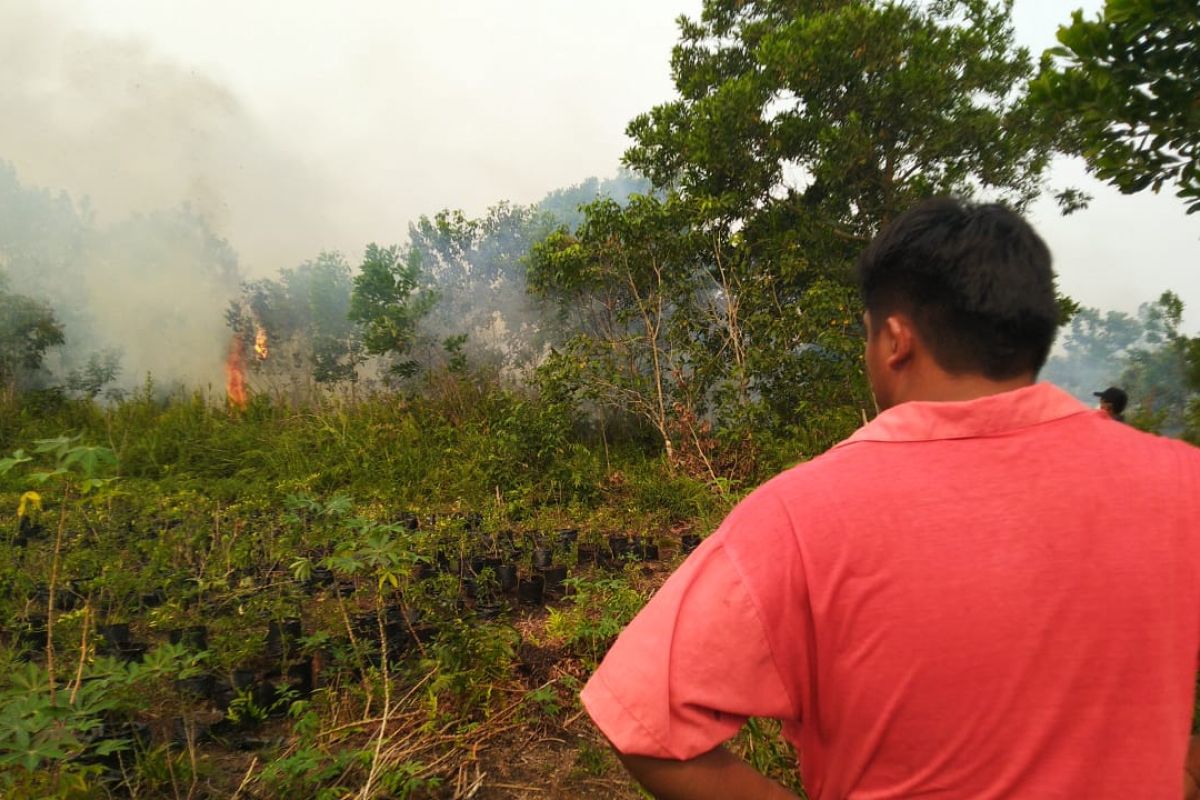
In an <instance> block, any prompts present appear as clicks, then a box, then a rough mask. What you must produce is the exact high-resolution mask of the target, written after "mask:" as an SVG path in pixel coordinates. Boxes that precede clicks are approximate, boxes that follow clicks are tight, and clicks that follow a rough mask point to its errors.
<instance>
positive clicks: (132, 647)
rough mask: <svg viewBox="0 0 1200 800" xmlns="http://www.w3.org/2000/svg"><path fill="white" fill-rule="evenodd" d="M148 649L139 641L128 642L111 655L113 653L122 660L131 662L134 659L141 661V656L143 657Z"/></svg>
mask: <svg viewBox="0 0 1200 800" xmlns="http://www.w3.org/2000/svg"><path fill="white" fill-rule="evenodd" d="M149 649H150V648H148V647H147V646H146V645H144V644H142V643H141V642H130V643H129V644H127V645H125V646H124V647H122V648H120V649H119V650H117V651H116V652H115V653H113V655H115V656H116V657H117V658H119V659H121V660H122V661H124V662H126V663H129V664H131V663H133V662H134V661H141V660H142V658H143V657H145V655H146V652H147V651H148V650H149Z"/></svg>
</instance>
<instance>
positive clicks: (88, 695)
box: [0, 383, 734, 798]
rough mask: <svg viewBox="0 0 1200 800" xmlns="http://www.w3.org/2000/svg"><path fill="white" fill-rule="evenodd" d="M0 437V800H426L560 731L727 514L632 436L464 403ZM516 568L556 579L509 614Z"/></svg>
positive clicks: (256, 410) (534, 409) (53, 421)
mask: <svg viewBox="0 0 1200 800" xmlns="http://www.w3.org/2000/svg"><path fill="white" fill-rule="evenodd" d="M0 432H2V433H3V436H4V439H3V446H2V447H0V619H2V620H4V621H5V622H4V623H3V625H2V627H0V698H8V700H4V701H3V711H2V712H0V796H39V797H121V796H130V795H133V796H144V797H159V796H163V797H171V796H177V797H181V796H191V797H227V796H231V794H233V793H234V792H236V791H238V787H239V785H240V786H241V788H242V795H243V796H246V797H257V798H272V797H288V796H304V797H342V796H346V795H347V794H353V795H355V796H361V797H380V798H384V797H440V796H452V795H453V792H452V791H451V790H450V789H449V788H448V787H449V786H450V785H451V783H453V782H455V781H459V782H460V783H461V782H462V781H465V780H467V777H466V775H465V773H462V772H458V773H456V772H455V770H456V769H458V770H463V769H466V767H465V766H463V765H465V764H468V763H470V762H471V760H472V759H473V758H474V757H475V756H474V754H476V753H478V752H480V751H481V750H486V749H487V748H488V747H493V748H494V747H498V746H500V745H498V744H497V740H498V739H501V738H502V737H504V736H510V737H511V736H517V737H518V741H519V739H520V737H521V736H523V735H522V734H516V733H514V731H520V730H525V729H528V730H531V731H542V732H546V731H549V730H555V729H556V726H561V725H563V724H565V721H567V720H570V719H572V718H574V719H578V713H579V706H578V700H577V693H578V690H579V688H580V687H581V685H582V681H583V680H585V679H586V676H587V673H588V671H590V669H591V667H592V666H593V665H594V664H595V663H596V662H597V661H598V660H599V659H600V658H601V657H602V656H603V653H604V651H605V650H606V649H607V647H608V646H609V644H611V641H612V639H613V638H614V637H615V636H616V634H617V632H618V631H619V630H620V628H621V627H622V626H623V625H624V624H625V623H626V622H627V621H628V620H629V619H630V618H631V617H632V616H633V614H635V613H636V611H637V610H638V609H639V608H640V607H641V605H642V604H643V603H644V602H645V599H646V598H647V597H648V596H649V594H650V592H651V591H652V590H653V588H655V581H657V580H661V577H656V576H659V575H662V574H665V572H666V571H667V570H668V569H669V567H670V565H671V564H672V563H673V562H674V559H676V558H678V557H679V547H680V544H679V541H680V540H679V536H680V533H681V532H701V533H702V532H705V531H707V530H710V529H711V528H712V527H713V526H714V525H715V524H716V522H717V521H718V520H719V519H720V517H721V516H722V515H723V514H724V513H725V512H726V510H727V509H728V507H729V506H730V504H731V503H732V502H733V500H734V495H733V493H732V492H731V487H730V485H729V484H722V485H719V486H718V485H714V484H712V483H710V482H708V481H706V480H704V479H703V478H702V477H692V476H689V475H686V474H684V473H683V472H682V470H678V469H677V470H672V469H670V468H668V466H667V465H666V464H665V463H664V462H663V460H662V458H661V456H660V454H659V453H658V452H657V451H656V450H655V449H654V448H653V447H652V446H647V445H646V443H645V441H644V440H643V439H642V438H641V437H639V436H638V435H637V434H636V431H635V432H634V434H633V435H631V436H628V437H626V438H624V439H620V440H613V439H612V438H611V437H610V438H608V439H606V440H604V441H600V440H597V439H595V438H593V436H592V434H591V431H590V429H589V427H588V425H587V422H586V420H580V419H578V418H575V417H574V416H572V415H571V414H570V413H568V412H567V411H566V410H564V409H562V408H559V407H556V406H554V405H552V404H547V403H543V402H540V401H538V400H536V399H534V398H531V397H528V396H523V395H521V394H517V393H512V392H507V391H503V390H500V389H497V388H491V389H482V388H478V387H473V386H471V385H470V384H467V383H464V384H463V385H462V386H460V387H458V389H457V390H456V392H455V394H454V397H453V398H452V401H451V400H447V398H446V397H442V398H441V399H439V400H432V399H426V398H420V397H415V398H414V397H402V396H398V395H376V396H369V397H362V398H359V399H357V400H353V401H350V400H336V401H334V400H330V401H327V402H323V403H318V404H314V405H311V406H308V407H294V406H289V405H286V404H282V403H273V402H270V401H269V400H268V399H266V398H263V397H259V398H256V399H254V400H253V401H252V402H251V404H250V406H249V407H248V408H247V409H245V410H244V411H243V410H230V409H228V408H226V407H224V406H223V405H220V404H213V403H210V402H208V401H207V400H206V398H204V397H203V396H202V395H199V394H193V395H177V396H173V397H166V398H160V397H157V396H155V395H154V393H153V392H152V391H150V390H147V391H145V392H143V393H141V394H140V395H137V396H134V397H132V398H130V399H128V400H126V401H124V402H121V403H117V404H115V405H112V406H109V407H100V406H97V405H92V404H89V403H78V402H73V401H67V400H63V399H62V398H57V397H54V396H48V397H38V396H36V395H35V396H27V397H26V398H23V399H22V400H21V401H20V402H13V403H9V404H7V405H4V406H2V407H0ZM612 536H628V537H632V540H633V541H636V542H639V543H640V544H639V547H642V548H658V549H661V552H662V559H663V560H662V561H655V562H641V561H639V560H638V558H642V557H644V556H638V557H636V558H635V557H633V556H623V557H621V558H609V557H605V556H603V554H604V553H607V552H609V549H610V548H609V538H610V537H612ZM539 549H541V550H544V551H547V552H550V553H551V555H552V558H553V561H554V563H555V564H556V565H562V567H563V568H564V569H565V570H566V580H565V581H564V583H563V585H562V586H561V588H560V589H558V591H556V592H552V593H548V594H547V596H546V598H545V600H543V601H540V602H533V603H524V604H523V603H521V602H519V601H518V598H517V593H516V592H514V591H512V590H511V587H510V589H509V590H503V589H502V587H501V581H500V572H501V569H500V568H501V566H502V565H511V566H512V567H513V568H514V569H516V570H517V573H518V577H519V579H520V580H522V581H532V580H535V579H536V578H537V577H538V576H539V575H540V574H541V573H539V572H538V571H537V570H536V569H535V568H534V558H536V551H538V550H539ZM639 552H641V551H639ZM598 554H599V555H598ZM546 574H547V575H549V573H546ZM547 580H550V578H548V577H547ZM546 608H548V609H549V611H548V613H547V611H546V610H545V609H546ZM288 620H294V621H295V624H296V625H297V628H296V630H295V631H294V632H292V633H288V634H283V633H280V631H282V630H285V628H284V627H283V626H284V625H285V623H286V622H287V621H288ZM200 628H202V629H203V632H202V634H195V633H194V631H195V630H196V629H200ZM272 631H274V633H272ZM196 636H199V638H195V637H196ZM272 636H274V637H275V639H274V644H273V645H272V644H271V642H272ZM189 637H193V638H189ZM585 760H586V759H585ZM593 760H595V759H593ZM230 763H236V765H237V767H236V769H231V768H230V766H229V764H230ZM235 773H236V774H235Z"/></svg>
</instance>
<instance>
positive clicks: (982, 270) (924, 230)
mask: <svg viewBox="0 0 1200 800" xmlns="http://www.w3.org/2000/svg"><path fill="white" fill-rule="evenodd" d="M858 279H859V286H860V290H861V292H862V299H863V302H864V304H865V305H866V308H867V311H868V312H869V313H870V316H871V318H872V319H873V320H883V319H885V318H886V317H888V316H889V315H891V314H894V313H898V312H899V313H904V314H906V315H908V317H909V318H910V319H911V320H912V322H913V325H914V327H915V328H916V330H917V333H918V334H919V335H920V337H921V340H922V341H923V343H924V345H925V347H926V348H927V349H928V350H929V352H930V354H931V355H932V357H933V359H934V360H935V361H936V362H937V364H938V366H940V367H941V368H942V369H943V370H945V371H946V372H948V373H951V374H978V375H983V376H984V377H986V378H989V379H991V380H1007V379H1010V378H1015V377H1017V376H1020V375H1026V374H1036V373H1037V372H1038V370H1040V369H1041V368H1042V365H1043V364H1045V362H1046V357H1047V355H1049V352H1050V346H1051V345H1052V344H1053V343H1054V335H1055V332H1056V331H1057V328H1058V302H1057V300H1056V296H1055V290H1054V272H1053V270H1052V269H1051V267H1050V251H1049V250H1048V249H1047V248H1046V244H1045V243H1044V242H1043V241H1042V240H1041V238H1040V237H1039V236H1038V235H1037V233H1035V232H1034V230H1033V228H1031V227H1030V226H1029V224H1028V223H1027V222H1025V220H1023V219H1022V218H1021V217H1019V216H1018V215H1017V214H1015V213H1013V212H1012V211H1010V210H1008V209H1007V208H1005V207H1003V206H1000V205H972V204H969V203H965V202H962V201H959V200H953V199H935V200H927V201H925V202H923V203H921V204H919V205H917V206H916V207H914V208H912V209H910V210H909V211H907V212H905V213H904V214H902V215H900V216H899V217H897V218H896V219H895V220H893V221H892V222H891V223H890V224H889V225H887V226H886V227H885V228H884V229H883V230H882V231H881V232H880V233H879V235H878V236H877V237H876V238H875V240H874V241H872V242H871V244H870V245H869V246H868V247H867V249H866V250H865V251H863V254H862V256H861V257H860V258H859V262H858Z"/></svg>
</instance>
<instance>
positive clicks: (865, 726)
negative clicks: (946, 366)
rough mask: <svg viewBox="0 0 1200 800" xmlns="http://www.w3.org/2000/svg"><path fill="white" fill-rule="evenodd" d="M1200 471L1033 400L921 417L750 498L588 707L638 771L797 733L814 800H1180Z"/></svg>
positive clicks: (1051, 390) (637, 633) (635, 632)
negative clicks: (739, 742) (645, 762)
mask: <svg viewBox="0 0 1200 800" xmlns="http://www.w3.org/2000/svg"><path fill="white" fill-rule="evenodd" d="M1198 504H1200V451H1197V450H1196V449H1194V448H1192V447H1190V446H1188V445H1186V444H1182V443H1180V442H1176V441H1171V440H1167V439H1162V438H1158V437H1154V436H1149V435H1146V434H1142V433H1139V432H1138V431H1136V430H1134V429H1132V428H1130V427H1128V426H1126V425H1123V424H1120V423H1117V422H1114V421H1112V420H1110V419H1108V418H1107V417H1106V416H1105V415H1104V414H1103V413H1102V412H1097V411H1092V410H1089V409H1088V408H1086V407H1085V406H1083V405H1081V404H1080V403H1079V402H1078V401H1076V400H1074V399H1073V398H1071V397H1070V396H1068V395H1067V394H1065V393H1064V392H1062V391H1061V390H1059V389H1057V388H1055V387H1053V386H1051V385H1049V384H1038V385H1036V386H1031V387H1028V388H1024V389H1020V390H1017V391H1013V392H1008V393H1005V394H1001V395H995V396H991V397H986V398H983V399H980V400H974V401H971V402H965V403H924V402H922V403H905V404H903V405H900V406H897V407H895V408H893V409H890V410H888V411H886V412H884V413H883V414H881V415H880V416H879V417H878V418H877V419H876V420H875V421H874V422H872V423H871V424H869V425H867V426H865V427H864V428H862V429H861V430H859V431H858V432H857V433H856V434H855V435H854V436H852V437H851V438H850V439H848V440H846V441H845V442H842V443H841V444H839V445H838V446H837V447H834V448H833V449H832V450H830V451H829V452H828V453H826V454H825V455H823V456H821V457H820V458H816V459H814V460H812V461H810V462H808V463H805V464H801V465H799V466H797V467H795V468H793V469H790V470H788V471H786V472H784V473H783V474H781V475H779V476H777V477H776V478H774V479H773V480H771V481H769V482H768V483H766V484H764V485H763V486H761V487H760V488H759V489H757V490H756V491H755V492H753V493H752V494H751V495H750V496H749V497H747V498H746V499H745V500H744V501H743V502H742V503H741V504H739V505H738V507H737V508H736V509H734V511H733V512H732V513H731V514H730V515H729V517H728V518H727V519H726V520H725V522H724V523H723V524H722V525H721V527H720V528H719V529H718V530H717V532H716V533H715V534H713V535H712V536H711V537H709V538H708V539H707V540H706V541H705V542H704V544H703V545H702V546H701V547H700V548H699V549H698V550H697V551H696V552H695V553H694V554H693V555H692V556H691V557H690V558H689V559H688V560H687V561H686V562H684V564H683V565H682V566H681V567H680V568H679V569H678V570H677V571H676V572H675V574H674V575H672V576H671V578H670V579H669V580H668V581H667V582H666V583H665V584H664V585H663V586H662V588H661V589H660V590H659V591H658V592H657V593H656V594H655V595H654V597H653V599H651V601H650V603H649V604H648V605H647V606H646V608H645V609H644V610H643V611H642V612H641V614H639V615H638V617H637V618H636V619H635V620H634V621H633V622H632V623H631V624H630V625H629V627H628V628H627V629H626V630H625V632H624V633H623V634H621V636H620V638H619V639H618V640H617V642H616V644H614V645H613V647H612V649H611V650H610V651H609V653H608V656H607V657H606V658H605V659H604V662H603V663H602V664H601V665H600V668H599V669H598V670H597V671H596V673H595V675H593V676H592V679H591V680H590V681H589V682H588V684H587V687H586V688H585V689H584V691H583V702H584V705H585V706H586V708H587V710H588V713H590V714H591V716H592V718H593V719H594V720H595V722H596V724H597V725H598V726H599V727H600V729H601V730H602V731H603V732H604V733H605V735H606V736H608V738H609V739H610V740H611V741H612V742H613V743H614V745H615V746H616V747H617V748H618V749H620V750H621V751H623V752H626V753H630V754H639V755H648V756H656V757H659V758H672V759H687V758H691V757H693V756H696V755H699V754H701V753H704V752H707V751H708V750H710V749H712V748H713V747H715V746H717V745H718V744H720V743H722V742H724V741H726V740H727V739H729V738H730V737H732V736H733V735H734V734H735V733H736V732H737V731H738V729H739V728H740V727H741V726H742V724H743V723H744V721H745V720H746V718H747V717H751V716H756V717H773V718H777V719H781V720H783V721H784V733H785V735H786V736H787V737H788V739H789V740H790V741H791V742H792V743H793V744H795V746H796V748H797V751H798V753H799V755H800V773H801V775H802V776H803V780H804V783H805V787H806V789H807V791H808V792H809V795H810V797H813V798H823V799H825V798H863V799H864V800H866V799H867V798H869V799H870V800H885V799H886V798H912V797H921V798H972V800H978V799H981V798H1023V799H1024V798H1071V799H1072V800H1074V799H1076V798H1089V799H1090V800H1097V798H1099V799H1101V800H1103V798H1113V799H1114V800H1116V799H1117V798H1119V799H1120V800H1130V799H1131V798H1138V799H1139V800H1142V799H1144V798H1156V799H1157V798H1164V799H1165V798H1171V799H1172V800H1177V798H1178V797H1179V796H1180V787H1181V786H1182V777H1183V773H1182V769H1183V762H1184V754H1185V752H1186V748H1187V736H1188V731H1189V725H1190V722H1191V715H1192V699H1193V691H1194V687H1195V681H1196V672H1197V658H1198V656H1200V535H1198V533H1200V532H1198V530H1197V520H1198V519H1200V515H1198V511H1200V509H1198V508H1197V506H1198Z"/></svg>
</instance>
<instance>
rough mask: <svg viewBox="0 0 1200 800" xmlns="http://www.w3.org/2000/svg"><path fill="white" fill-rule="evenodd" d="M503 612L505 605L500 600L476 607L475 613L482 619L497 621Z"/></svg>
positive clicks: (483, 603) (479, 604)
mask: <svg viewBox="0 0 1200 800" xmlns="http://www.w3.org/2000/svg"><path fill="white" fill-rule="evenodd" d="M503 612H504V604H503V603H501V602H500V601H499V600H488V601H487V602H481V603H478V604H476V606H475V613H476V615H478V616H479V618H480V619H496V618H497V617H499V616H500V614H502V613H503Z"/></svg>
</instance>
